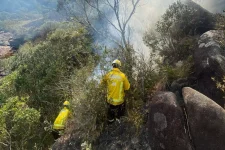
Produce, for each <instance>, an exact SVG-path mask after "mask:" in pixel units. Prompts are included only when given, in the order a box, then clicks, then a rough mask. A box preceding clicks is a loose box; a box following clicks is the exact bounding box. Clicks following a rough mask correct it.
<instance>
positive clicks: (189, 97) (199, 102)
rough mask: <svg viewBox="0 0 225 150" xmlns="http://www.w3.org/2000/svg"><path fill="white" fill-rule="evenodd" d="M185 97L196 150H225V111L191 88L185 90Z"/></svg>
mask: <svg viewBox="0 0 225 150" xmlns="http://www.w3.org/2000/svg"><path fill="white" fill-rule="evenodd" d="M183 97H184V102H185V104H186V108H187V113H188V121H189V125H190V129H191V135H192V138H193V141H194V145H195V149H196V150H224V149H225V142H224V139H225V110H224V109H223V108H222V107H220V106H219V105H218V104H216V103H215V102H214V101H213V100H211V99H210V98H208V97H206V96H205V95H203V94H201V93H199V92H198V91H196V90H194V89H192V88H189V87H185V88H183Z"/></svg>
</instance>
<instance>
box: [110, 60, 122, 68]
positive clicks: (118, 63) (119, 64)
mask: <svg viewBox="0 0 225 150" xmlns="http://www.w3.org/2000/svg"><path fill="white" fill-rule="evenodd" d="M112 64H117V65H118V66H119V67H121V62H120V61H119V60H118V59H115V60H114V61H113V62H112Z"/></svg>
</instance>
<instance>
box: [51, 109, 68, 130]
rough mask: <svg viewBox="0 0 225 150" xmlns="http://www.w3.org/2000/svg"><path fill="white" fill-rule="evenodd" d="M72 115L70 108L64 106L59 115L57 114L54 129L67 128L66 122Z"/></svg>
mask: <svg viewBox="0 0 225 150" xmlns="http://www.w3.org/2000/svg"><path fill="white" fill-rule="evenodd" d="M70 115H71V112H70V110H69V109H68V108H66V107H64V108H63V109H62V110H61V111H60V113H59V115H58V116H57V118H56V119H55V122H54V125H53V129H64V128H65V124H66V121H67V119H68V117H69V116H70Z"/></svg>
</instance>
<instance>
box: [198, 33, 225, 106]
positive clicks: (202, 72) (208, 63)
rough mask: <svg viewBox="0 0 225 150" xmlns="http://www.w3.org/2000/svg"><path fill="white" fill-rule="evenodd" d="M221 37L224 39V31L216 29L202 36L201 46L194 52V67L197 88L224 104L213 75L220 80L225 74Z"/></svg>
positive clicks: (224, 58) (224, 55)
mask: <svg viewBox="0 0 225 150" xmlns="http://www.w3.org/2000/svg"><path fill="white" fill-rule="evenodd" d="M221 39H223V40H224V33H223V32H222V31H216V30H211V31H208V32H206V33H204V34H203V35H202V36H201V37H200V39H199V42H198V45H199V47H198V48H197V49H196V50H195V52H194V62H195V63H194V67H195V73H196V78H197V80H198V85H197V88H196V89H197V90H198V91H200V92H201V93H203V94H204V95H206V96H208V97H209V98H211V99H213V100H215V102H216V103H218V104H219V105H220V106H223V105H224V99H223V96H222V93H221V92H220V90H218V89H217V87H216V83H215V81H213V80H212V78H213V77H215V78H216V79H217V80H220V79H221V78H222V77H223V76H224V75H225V52H224V50H223V49H222V48H221V46H220V44H219V41H220V40H221Z"/></svg>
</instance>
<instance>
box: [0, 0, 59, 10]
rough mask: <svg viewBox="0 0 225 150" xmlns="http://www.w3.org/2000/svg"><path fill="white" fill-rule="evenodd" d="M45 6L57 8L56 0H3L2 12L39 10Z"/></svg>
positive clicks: (0, 3) (1, 4)
mask: <svg viewBox="0 0 225 150" xmlns="http://www.w3.org/2000/svg"><path fill="white" fill-rule="evenodd" d="M43 8H56V0H1V2H0V13H1V12H8V13H15V12H27V11H39V10H41V9H43Z"/></svg>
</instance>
